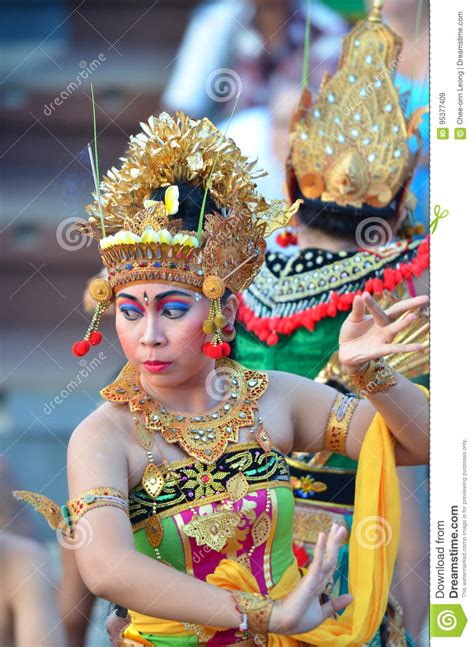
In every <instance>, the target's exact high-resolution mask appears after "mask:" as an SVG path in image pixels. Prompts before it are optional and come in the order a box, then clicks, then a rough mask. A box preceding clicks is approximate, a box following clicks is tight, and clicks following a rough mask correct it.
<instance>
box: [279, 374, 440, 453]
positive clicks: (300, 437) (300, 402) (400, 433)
mask: <svg viewBox="0 0 474 647" xmlns="http://www.w3.org/2000/svg"><path fill="white" fill-rule="evenodd" d="M283 376H284V377H283ZM397 376H398V383H397V384H396V385H395V386H392V387H391V388H390V389H389V390H388V391H387V392H386V393H376V394H372V395H368V398H367V399H366V400H361V401H360V402H359V404H358V406H357V407H356V409H355V411H354V414H353V416H352V419H351V421H350V424H349V429H348V434H347V442H346V454H347V456H349V457H350V458H353V459H355V460H357V459H358V458H359V454H360V449H361V447H362V442H363V440H364V437H365V434H366V433H367V430H368V428H369V427H370V424H371V422H372V420H373V418H374V416H375V414H376V412H379V413H380V414H381V415H382V417H383V418H384V420H385V422H386V424H387V426H388V428H389V429H390V432H391V433H392V435H393V436H394V437H395V439H396V441H397V442H396V446H395V458H396V461H397V464H398V465H418V464H424V463H427V462H428V460H429V441H428V426H429V412H428V401H427V399H426V396H425V395H424V394H423V393H422V392H421V390H420V389H419V388H418V387H417V386H416V385H415V384H413V383H412V382H410V381H409V380H407V379H406V378H404V377H403V376H401V375H399V374H397ZM280 379H284V380H285V381H286V382H287V387H286V388H287V390H288V392H289V393H291V395H290V400H291V409H292V412H293V414H292V415H293V421H294V450H295V451H301V452H319V451H322V449H323V448H324V434H325V430H326V425H327V421H328V417H329V412H330V410H331V407H332V405H333V402H334V400H335V398H336V395H337V391H336V390H335V389H333V388H331V387H329V386H326V385H325V384H318V383H317V382H312V381H311V380H307V379H305V378H303V377H299V376H294V375H289V374H286V373H285V374H282V378H280Z"/></svg>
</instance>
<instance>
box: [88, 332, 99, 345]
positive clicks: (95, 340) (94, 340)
mask: <svg viewBox="0 0 474 647" xmlns="http://www.w3.org/2000/svg"><path fill="white" fill-rule="evenodd" d="M101 341H102V333H101V332H99V331H98V330H93V331H92V332H91V334H90V335H89V342H90V344H91V346H97V345H98V344H100V342H101Z"/></svg>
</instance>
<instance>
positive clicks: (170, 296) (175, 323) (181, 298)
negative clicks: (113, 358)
mask: <svg viewBox="0 0 474 647" xmlns="http://www.w3.org/2000/svg"><path fill="white" fill-rule="evenodd" d="M234 298H235V297H234ZM226 314H228V313H226ZM234 314H235V313H234ZM208 316H209V300H208V299H207V298H206V297H204V296H203V295H202V294H201V293H197V292H194V291H193V290H187V289H186V288H184V287H180V286H176V285H167V284H162V283H144V284H138V285H130V286H124V288H123V289H122V290H121V291H120V292H118V294H117V295H116V314H115V326H116V330H117V334H118V337H119V339H120V343H121V345H122V348H123V351H124V353H125V355H126V357H127V359H128V361H129V362H130V363H131V364H133V365H134V366H135V368H136V369H137V370H138V372H139V373H140V374H141V375H143V376H144V377H146V381H147V383H148V384H150V385H154V386H156V387H158V388H159V387H162V388H169V387H173V386H177V385H179V384H184V383H186V382H189V381H192V380H195V379H199V377H200V376H207V375H208V373H209V371H210V370H212V368H213V366H214V360H212V359H211V358H209V357H207V356H206V355H204V354H203V353H202V346H203V344H204V342H205V341H206V340H207V339H208V337H206V335H205V334H204V332H203V330H202V323H203V321H204V320H205V319H207V318H208ZM231 320H233V316H232V314H231Z"/></svg>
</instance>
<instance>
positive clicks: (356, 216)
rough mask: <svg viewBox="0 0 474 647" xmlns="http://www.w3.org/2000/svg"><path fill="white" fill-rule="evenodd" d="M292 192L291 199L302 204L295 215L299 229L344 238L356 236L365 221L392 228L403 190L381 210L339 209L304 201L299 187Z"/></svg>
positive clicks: (332, 203) (317, 201)
mask: <svg viewBox="0 0 474 647" xmlns="http://www.w3.org/2000/svg"><path fill="white" fill-rule="evenodd" d="M295 189H296V191H295V198H294V199H298V198H302V199H303V200H304V203H303V204H302V205H301V206H300V208H299V210H298V215H297V218H298V220H299V221H300V222H301V224H302V225H304V226H305V227H310V228H311V229H317V230H319V231H322V232H324V233H326V234H332V235H334V236H344V237H347V238H349V237H351V238H353V237H354V236H355V233H356V231H357V227H358V226H359V225H360V223H361V221H362V220H363V219H364V218H382V219H383V220H386V221H387V222H388V224H389V225H391V226H392V228H393V227H394V226H395V224H396V220H397V216H398V208H399V203H400V200H401V198H402V196H403V193H404V189H403V188H402V189H400V191H399V192H398V193H397V195H396V196H395V198H394V199H393V200H392V202H390V203H389V204H388V205H387V206H386V207H382V208H377V207H371V206H370V205H368V204H363V205H362V206H361V207H352V206H347V207H342V206H341V205H339V204H336V203H335V202H323V201H322V200H319V199H315V200H312V199H310V198H305V196H304V195H303V194H302V193H301V191H300V188H299V186H296V187H295Z"/></svg>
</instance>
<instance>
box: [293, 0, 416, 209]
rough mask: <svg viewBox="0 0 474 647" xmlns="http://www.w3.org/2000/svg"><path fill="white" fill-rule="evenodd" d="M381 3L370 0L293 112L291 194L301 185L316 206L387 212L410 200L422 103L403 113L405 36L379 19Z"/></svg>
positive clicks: (410, 204) (411, 202) (407, 204)
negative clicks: (334, 65)
mask: <svg viewBox="0 0 474 647" xmlns="http://www.w3.org/2000/svg"><path fill="white" fill-rule="evenodd" d="M381 8H382V2H381V1H380V0H375V2H374V7H373V9H372V11H371V12H370V14H369V15H368V16H367V18H366V19H364V20H362V21H360V22H359V23H357V25H356V26H355V27H354V29H353V30H352V31H351V32H350V33H349V34H348V35H347V36H346V37H345V38H344V40H343V44H342V51H341V55H340V59H339V65H338V69H337V71H336V73H335V74H334V76H332V77H330V76H329V75H327V74H326V76H325V78H324V79H323V81H322V83H321V86H320V88H319V92H318V94H317V96H316V98H315V99H313V97H312V96H311V92H310V91H309V90H308V89H307V88H305V89H304V90H303V92H302V94H301V98H300V101H299V105H298V106H297V108H296V110H295V113H294V115H293V118H292V124H291V139H290V152H289V157H288V162H287V187H288V193H289V196H290V198H293V197H294V196H295V195H296V192H297V188H298V187H299V190H300V192H301V194H302V195H303V197H304V198H309V199H312V200H315V201H316V202H317V203H319V204H320V206H321V211H323V210H326V209H329V211H337V213H338V214H344V213H347V214H354V213H355V214H357V215H361V216H366V215H368V214H372V215H373V214H374V211H373V208H375V209H377V210H379V214H380V215H383V214H385V215H387V216H388V215H390V214H392V215H396V213H398V212H399V210H400V208H401V206H402V205H404V206H405V207H406V208H408V209H409V210H413V209H414V206H415V198H414V196H413V195H412V194H411V193H410V191H409V185H410V182H411V179H412V177H413V174H414V170H415V167H416V164H417V162H418V159H419V156H420V151H421V136H420V133H419V130H418V128H419V125H420V122H421V119H422V116H423V113H424V112H426V108H419V109H417V110H415V111H414V112H413V113H412V114H411V115H410V116H409V117H405V114H404V107H403V102H404V98H403V97H401V96H400V93H399V91H398V89H397V88H396V87H395V85H394V75H395V71H396V68H397V64H398V62H399V60H400V57H401V51H402V46H403V41H402V39H401V38H400V37H399V36H398V35H397V34H396V33H395V32H394V31H393V30H392V29H391V28H390V27H388V26H387V25H386V24H384V22H383V21H382V15H381ZM411 138H415V140H416V149H415V151H414V152H412V150H411V147H410V144H411V142H410V140H411Z"/></svg>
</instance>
